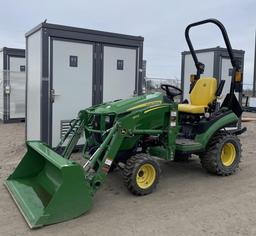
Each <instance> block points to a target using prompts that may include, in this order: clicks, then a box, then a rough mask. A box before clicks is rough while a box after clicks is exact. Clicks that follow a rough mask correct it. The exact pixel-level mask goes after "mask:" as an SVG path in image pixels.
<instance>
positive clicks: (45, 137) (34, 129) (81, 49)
mask: <svg viewBox="0 0 256 236" xmlns="http://www.w3.org/2000/svg"><path fill="white" fill-rule="evenodd" d="M143 40H144V39H143V38H142V37H140V36H138V37H135V36H129V35H122V34H116V33H108V32H102V31H95V30H88V29H81V28H74V27H68V26H61V25H55V24H48V23H42V24H40V25H38V26H37V27H35V28H34V29H32V30H31V31H29V32H28V33H27V34H26V50H27V92H26V98H27V104H26V105H27V109H26V119H27V122H26V139H27V140H35V139H36V140H41V141H44V142H46V143H47V144H49V145H50V146H52V147H55V146H56V145H57V143H58V142H59V140H60V138H61V137H62V136H63V134H64V133H65V131H66V130H67V128H68V126H69V121H70V120H72V119H74V118H76V116H77V113H78V111H79V110H81V109H84V108H87V107H90V106H92V105H94V104H99V103H102V102H107V101H113V100H117V99H124V98H128V97H132V96H134V94H141V93H142V58H143V55H142V54H143Z"/></svg>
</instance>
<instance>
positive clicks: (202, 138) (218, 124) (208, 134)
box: [195, 112, 238, 149]
mask: <svg viewBox="0 0 256 236" xmlns="http://www.w3.org/2000/svg"><path fill="white" fill-rule="evenodd" d="M237 121H238V117H237V116H236V115H235V113H234V112H231V113H229V114H227V115H225V116H223V117H222V118H220V119H217V120H216V121H215V122H214V123H213V124H212V125H211V126H210V127H209V128H208V129H207V130H206V131H205V132H204V133H201V134H198V135H196V137H195V141H196V142H199V143H201V145H202V147H203V148H204V149H205V148H206V146H207V144H208V143H209V141H210V139H211V138H212V137H213V136H214V134H215V133H216V132H218V131H219V130H220V129H222V128H225V127H227V126H228V125H230V124H232V123H236V122H237Z"/></svg>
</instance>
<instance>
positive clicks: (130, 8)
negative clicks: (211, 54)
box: [0, 0, 256, 84]
mask: <svg viewBox="0 0 256 236" xmlns="http://www.w3.org/2000/svg"><path fill="white" fill-rule="evenodd" d="M0 1H1V14H0V22H1V24H0V46H1V47H3V46H7V47H21V48H24V47H25V46H24V45H25V38H24V34H25V33H26V32H27V31H29V30H30V29H31V28H33V27H34V26H36V25H37V24H39V23H41V22H42V21H44V19H47V22H49V23H56V24H63V25H70V26H77V27H83V28H89V29H97V30H104V31H110V32H116V33H123V34H131V35H140V36H143V37H144V38H145V41H144V59H146V60H147V75H148V76H149V77H163V78H180V74H181V72H180V71H181V52H182V51H184V50H188V48H187V45H186V43H185V38H184V29H185V27H186V25H188V24H189V23H191V22H194V21H198V20H202V19H205V18H217V19H219V20H220V21H222V23H223V24H224V25H225V26H226V29H227V31H228V33H229V36H230V41H231V44H232V46H233V48H235V49H243V50H245V75H244V77H245V83H247V84H252V78H253V60H254V38H255V29H256V13H255V12H256V1H255V0H215V1H213V0H204V1H202V0H200V1H198V0H193V1H185V0H183V1H182V0H162V1H161V0H158V1H156V0H126V1H125V0H119V1H117V0H101V1H88V0H73V1H70V0H68V1H67V0H51V1H50V0H43V1H37V0H22V1H21V0H8V1H7V0H0ZM191 36H192V38H193V40H194V41H195V48H207V47H215V46H218V45H220V46H224V45H223V40H222V38H221V37H220V33H219V32H218V31H217V30H216V29H215V28H214V27H213V26H211V25H209V26H208V27H205V26H203V27H200V28H198V29H195V30H193V33H191Z"/></svg>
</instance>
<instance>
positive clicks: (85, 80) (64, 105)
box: [52, 39, 93, 147]
mask: <svg viewBox="0 0 256 236" xmlns="http://www.w3.org/2000/svg"><path fill="white" fill-rule="evenodd" d="M92 80H93V45H92V44H88V43H80V42H69V41H61V40H57V39H54V40H53V42H52V93H53V95H52V147H55V146H56V145H57V144H58V142H59V141H60V138H61V137H62V136H63V135H64V134H65V132H66V131H67V129H68V127H69V122H70V120H72V119H74V118H76V117H77V114H78V112H79V111H80V110H82V109H85V108H87V107H90V106H91V105H92ZM82 143H83V140H82V139H81V140H80V141H79V143H78V144H82Z"/></svg>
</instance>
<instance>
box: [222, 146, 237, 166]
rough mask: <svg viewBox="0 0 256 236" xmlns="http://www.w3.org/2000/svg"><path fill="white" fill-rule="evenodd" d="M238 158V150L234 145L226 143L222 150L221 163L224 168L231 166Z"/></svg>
mask: <svg viewBox="0 0 256 236" xmlns="http://www.w3.org/2000/svg"><path fill="white" fill-rule="evenodd" d="M235 158H236V148H235V146H234V144H232V143H225V144H224V146H223V147H222V150H221V162H222V164H223V165H224V166H231V165H232V164H233V162H234V160H235Z"/></svg>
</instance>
